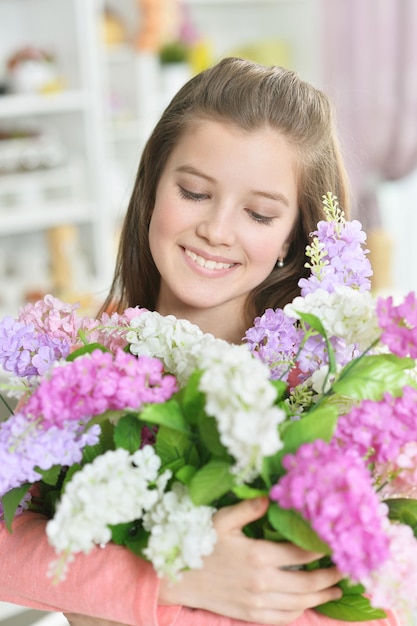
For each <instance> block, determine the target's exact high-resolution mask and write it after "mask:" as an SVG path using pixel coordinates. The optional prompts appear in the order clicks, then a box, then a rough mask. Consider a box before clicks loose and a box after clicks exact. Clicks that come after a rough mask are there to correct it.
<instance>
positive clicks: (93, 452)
mask: <svg viewBox="0 0 417 626" xmlns="http://www.w3.org/2000/svg"><path fill="white" fill-rule="evenodd" d="M100 428H101V432H100V438H99V441H98V442H97V443H96V444H95V445H94V446H85V448H84V449H83V465H85V463H92V462H93V461H94V459H95V458H97V457H98V456H100V455H101V454H104V452H106V451H107V450H114V428H115V427H114V424H112V423H111V422H102V424H101V425H100Z"/></svg>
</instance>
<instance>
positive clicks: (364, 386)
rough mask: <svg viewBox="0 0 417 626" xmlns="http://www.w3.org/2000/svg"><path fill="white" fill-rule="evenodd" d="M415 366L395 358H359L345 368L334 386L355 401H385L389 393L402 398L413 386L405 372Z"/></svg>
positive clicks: (411, 362)
mask: <svg viewBox="0 0 417 626" xmlns="http://www.w3.org/2000/svg"><path fill="white" fill-rule="evenodd" d="M413 363H414V362H413V360H412V359H405V358H400V357H397V356H395V355H394V354H378V355H373V356H364V357H359V358H358V359H355V360H353V361H351V362H350V363H349V364H348V365H346V366H345V368H344V369H343V370H342V372H341V373H340V375H339V378H338V379H337V380H336V381H335V382H334V383H333V389H334V391H335V392H336V393H339V394H340V395H342V396H348V397H350V398H353V399H355V400H366V399H368V400H381V398H382V397H383V395H384V393H385V392H389V393H391V394H392V395H394V396H399V395H401V393H402V390H403V388H404V386H405V385H407V384H408V383H409V377H408V376H407V374H406V373H405V372H404V370H407V369H409V368H410V367H411V366H412V364H413Z"/></svg>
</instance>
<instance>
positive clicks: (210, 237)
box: [197, 206, 237, 247]
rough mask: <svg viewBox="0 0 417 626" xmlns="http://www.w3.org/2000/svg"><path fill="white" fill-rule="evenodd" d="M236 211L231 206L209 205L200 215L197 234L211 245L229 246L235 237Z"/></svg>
mask: <svg viewBox="0 0 417 626" xmlns="http://www.w3.org/2000/svg"><path fill="white" fill-rule="evenodd" d="M236 217H237V216H236V212H235V211H233V210H232V209H231V207H226V206H222V207H220V206H217V207H211V208H210V209H209V211H208V212H207V213H206V214H205V215H204V216H201V220H200V221H199V223H198V225H197V234H198V236H199V237H202V238H203V239H205V240H206V241H207V242H208V243H209V244H210V245H212V246H227V247H230V246H231V245H232V244H233V243H234V241H235V237H236Z"/></svg>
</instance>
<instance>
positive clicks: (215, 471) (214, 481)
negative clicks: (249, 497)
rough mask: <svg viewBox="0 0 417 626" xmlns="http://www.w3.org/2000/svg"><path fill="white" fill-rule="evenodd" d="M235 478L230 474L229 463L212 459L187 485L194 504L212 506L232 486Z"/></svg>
mask: <svg viewBox="0 0 417 626" xmlns="http://www.w3.org/2000/svg"><path fill="white" fill-rule="evenodd" d="M234 482H235V478H234V476H233V475H232V474H231V473H230V463H228V462H226V461H223V460H218V459H212V460H211V461H209V462H208V463H207V465H204V467H202V468H201V469H200V470H198V471H197V472H196V473H195V474H194V476H193V478H192V479H191V482H190V484H189V491H190V496H191V499H192V501H193V502H194V504H196V505H199V504H212V503H213V502H214V501H215V500H217V499H218V498H220V497H221V496H223V495H224V494H225V493H227V492H228V491H229V490H230V489H231V488H232V487H233V486H234Z"/></svg>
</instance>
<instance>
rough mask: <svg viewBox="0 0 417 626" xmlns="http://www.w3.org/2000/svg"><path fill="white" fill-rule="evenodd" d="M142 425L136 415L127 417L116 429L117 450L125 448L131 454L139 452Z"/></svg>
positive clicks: (122, 419) (121, 420)
mask: <svg viewBox="0 0 417 626" xmlns="http://www.w3.org/2000/svg"><path fill="white" fill-rule="evenodd" d="M141 431H142V424H141V422H140V421H139V419H138V418H137V417H136V416H135V415H125V416H124V417H122V418H121V419H120V420H119V421H118V422H117V425H116V427H115V429H114V443H115V445H116V448H124V449H125V450H128V452H130V453H131V454H133V453H134V452H136V450H139V448H140V444H141Z"/></svg>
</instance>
